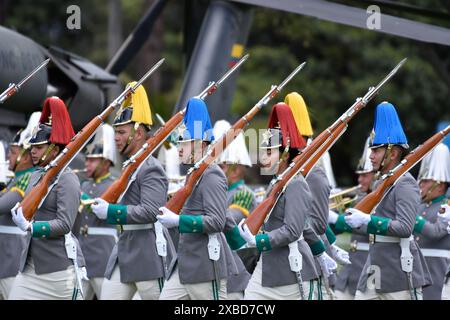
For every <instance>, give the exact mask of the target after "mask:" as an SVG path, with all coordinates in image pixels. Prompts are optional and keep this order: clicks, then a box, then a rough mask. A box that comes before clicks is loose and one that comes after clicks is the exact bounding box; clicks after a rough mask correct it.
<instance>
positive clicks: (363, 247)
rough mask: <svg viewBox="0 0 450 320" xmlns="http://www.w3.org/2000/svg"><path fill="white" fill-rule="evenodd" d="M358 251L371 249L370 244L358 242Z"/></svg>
mask: <svg viewBox="0 0 450 320" xmlns="http://www.w3.org/2000/svg"><path fill="white" fill-rule="evenodd" d="M356 250H357V251H369V244H368V243H367V242H358V243H356Z"/></svg>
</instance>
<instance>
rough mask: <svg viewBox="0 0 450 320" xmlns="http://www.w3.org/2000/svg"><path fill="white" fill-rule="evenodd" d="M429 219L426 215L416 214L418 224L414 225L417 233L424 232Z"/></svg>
mask: <svg viewBox="0 0 450 320" xmlns="http://www.w3.org/2000/svg"><path fill="white" fill-rule="evenodd" d="M426 222H427V220H426V219H425V218H424V217H421V216H416V224H415V225H414V232H415V233H422V229H423V227H424V226H425V223H426Z"/></svg>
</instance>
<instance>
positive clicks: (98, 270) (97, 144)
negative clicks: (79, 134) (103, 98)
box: [74, 124, 117, 300]
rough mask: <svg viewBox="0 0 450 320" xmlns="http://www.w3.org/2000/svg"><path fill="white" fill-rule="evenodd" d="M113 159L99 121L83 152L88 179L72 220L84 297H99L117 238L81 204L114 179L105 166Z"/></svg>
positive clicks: (110, 134)
mask: <svg viewBox="0 0 450 320" xmlns="http://www.w3.org/2000/svg"><path fill="white" fill-rule="evenodd" d="M115 162H116V145H115V142H114V129H113V128H112V127H111V126H110V125H109V124H103V125H102V126H101V127H100V128H99V130H98V131H97V133H96V134H95V137H94V141H93V142H92V143H90V144H89V145H88V147H87V151H86V160H85V168H86V176H87V177H88V180H86V181H84V182H83V183H82V185H81V191H82V194H81V206H80V208H82V209H81V212H80V214H79V215H78V216H77V219H76V221H75V227H74V230H77V231H78V241H79V242H80V246H81V250H82V251H83V255H84V258H85V260H86V267H87V276H88V278H89V280H87V281H84V282H83V291H84V299H85V300H92V299H93V298H94V295H95V296H96V297H97V299H100V297H101V288H102V284H103V279H104V274H105V270H106V264H107V263H108V259H109V257H110V255H111V251H112V249H113V247H114V245H115V243H116V240H117V229H116V227H115V226H114V225H110V224H107V223H106V222H105V221H104V220H101V219H99V218H97V216H96V215H95V214H93V213H92V209H91V208H90V205H89V204H87V205H83V202H84V201H86V200H89V199H93V198H96V197H100V196H101V195H102V194H103V192H104V191H105V190H106V189H107V188H108V187H109V186H110V185H111V184H112V183H113V182H114V178H113V177H112V176H111V173H110V172H109V169H110V167H111V166H113V165H114V163H115Z"/></svg>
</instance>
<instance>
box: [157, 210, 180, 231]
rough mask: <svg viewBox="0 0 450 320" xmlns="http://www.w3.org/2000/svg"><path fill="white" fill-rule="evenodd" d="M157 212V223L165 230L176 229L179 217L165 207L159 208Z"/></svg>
mask: <svg viewBox="0 0 450 320" xmlns="http://www.w3.org/2000/svg"><path fill="white" fill-rule="evenodd" d="M159 211H160V212H161V214H159V215H157V216H156V219H158V221H159V222H161V224H162V225H163V226H164V227H166V228H167V229H169V228H174V227H178V225H179V224H180V216H179V215H177V214H176V213H174V212H172V211H170V210H169V209H167V208H166V207H161V208H159Z"/></svg>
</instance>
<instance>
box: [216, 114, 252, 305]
mask: <svg viewBox="0 0 450 320" xmlns="http://www.w3.org/2000/svg"><path fill="white" fill-rule="evenodd" d="M230 128H231V125H230V124H229V123H228V122H227V121H226V120H219V121H217V122H216V123H215V124H214V129H213V132H214V136H215V137H217V138H220V137H221V136H222V135H223V134H225V133H226V132H227V131H228V130H229V129H230ZM217 162H218V164H219V166H220V168H221V169H222V170H223V172H224V173H225V176H226V177H227V182H228V191H227V206H228V208H227V213H226V214H227V216H226V219H227V221H226V224H225V229H224V234H225V237H226V239H227V242H228V244H229V245H230V248H231V249H232V250H236V249H238V248H240V247H241V246H242V245H243V244H245V243H243V242H242V241H240V239H242V238H241V237H240V234H239V230H238V227H237V224H239V222H241V220H242V219H245V218H246V217H248V215H249V212H251V211H252V210H253V209H254V207H255V206H254V194H253V191H252V190H251V189H250V188H249V187H247V186H246V185H245V181H244V178H245V171H246V168H248V167H251V166H252V162H251V159H250V155H249V154H248V151H247V147H246V146H245V140H244V135H243V134H242V132H241V133H239V135H238V136H237V137H236V138H235V139H234V140H233V142H231V143H230V144H229V145H228V147H227V148H226V149H225V150H224V151H223V152H222V153H221V155H220V157H219V159H218V161H217ZM233 257H234V259H235V262H236V266H237V268H238V274H237V275H230V276H229V277H228V282H227V295H228V297H227V299H228V300H242V299H243V298H244V290H245V288H246V287H247V284H248V281H249V280H250V273H249V272H248V270H247V268H246V266H245V265H244V263H243V262H244V261H246V262H247V263H248V264H252V262H253V261H254V260H257V259H258V250H256V248H243V249H241V250H239V251H233ZM241 259H242V260H241ZM255 263H256V261H255Z"/></svg>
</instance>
